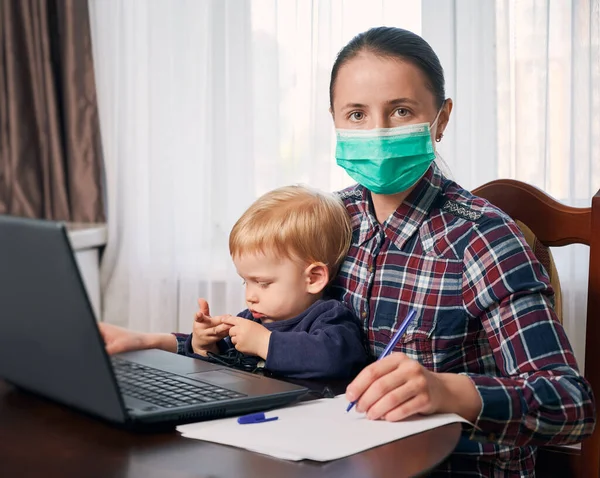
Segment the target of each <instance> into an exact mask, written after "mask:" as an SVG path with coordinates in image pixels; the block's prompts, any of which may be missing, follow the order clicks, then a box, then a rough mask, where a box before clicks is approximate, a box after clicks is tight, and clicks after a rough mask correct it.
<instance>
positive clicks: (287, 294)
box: [233, 254, 317, 322]
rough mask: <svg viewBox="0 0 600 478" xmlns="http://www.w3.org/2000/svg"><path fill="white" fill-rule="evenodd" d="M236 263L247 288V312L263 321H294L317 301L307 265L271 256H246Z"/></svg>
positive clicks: (242, 256)
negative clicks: (294, 318) (312, 292)
mask: <svg viewBox="0 0 600 478" xmlns="http://www.w3.org/2000/svg"><path fill="white" fill-rule="evenodd" d="M233 263H234V264H235V267H236V269H237V272H238V274H239V275H240V277H241V278H242V279H243V280H244V283H245V286H246V305H247V307H248V309H250V311H251V312H252V314H253V316H254V317H255V318H259V319H261V320H262V321H263V322H274V321H278V320H286V319H291V318H292V317H295V316H297V315H299V314H300V313H301V312H303V311H304V310H306V309H307V308H308V307H309V306H310V305H311V304H313V303H314V302H315V300H316V299H317V296H315V295H314V294H311V293H310V292H309V290H308V289H309V282H310V280H309V275H308V274H307V268H308V266H309V265H308V264H301V263H300V262H298V261H293V260H291V259H287V258H279V257H275V256H273V255H270V254H267V255H265V254H244V255H241V256H238V257H236V258H235V259H234V260H233Z"/></svg>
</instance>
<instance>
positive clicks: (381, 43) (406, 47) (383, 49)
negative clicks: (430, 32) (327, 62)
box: [329, 27, 446, 110]
mask: <svg viewBox="0 0 600 478" xmlns="http://www.w3.org/2000/svg"><path fill="white" fill-rule="evenodd" d="M361 52H370V53H373V54H375V55H378V56H382V57H391V58H398V59H400V60H403V61H408V62H410V63H412V64H413V65H415V66H416V67H417V68H419V69H420V70H421V71H422V72H423V74H424V75H425V77H426V78H427V88H428V89H429V90H430V91H431V92H432V93H433V95H434V97H435V101H436V103H437V106H438V108H440V107H441V106H442V104H443V103H444V100H445V99H446V92H445V91H444V70H443V69H442V65H441V64H440V60H439V58H438V57H437V55H436V54H435V52H434V51H433V49H432V48H431V46H429V43H427V42H426V41H425V40H423V38H421V37H420V36H419V35H416V34H415V33H413V32H409V31H408V30H404V29H402V28H395V27H376V28H371V29H370V30H367V31H366V32H363V33H359V34H358V35H356V36H355V37H354V38H353V39H352V40H350V42H349V43H348V44H347V45H346V46H345V47H344V48H342V49H341V50H340V52H339V53H338V56H337V58H336V59H335V63H334V64H333V68H332V70H331V81H330V83H329V105H330V106H331V109H332V110H333V89H334V87H335V80H336V79H337V75H338V72H339V69H340V68H341V67H342V66H343V65H344V64H345V63H346V62H348V61H350V60H351V59H352V58H354V57H355V56H356V55H358V54H359V53H361Z"/></svg>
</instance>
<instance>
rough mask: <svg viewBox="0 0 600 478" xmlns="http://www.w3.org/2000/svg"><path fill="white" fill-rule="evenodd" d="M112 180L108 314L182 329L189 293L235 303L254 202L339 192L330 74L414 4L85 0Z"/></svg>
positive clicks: (192, 304) (228, 309) (416, 7)
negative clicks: (238, 239) (247, 213)
mask: <svg viewBox="0 0 600 478" xmlns="http://www.w3.org/2000/svg"><path fill="white" fill-rule="evenodd" d="M90 16H91V25H92V38H93V47H94V61H95V70H96V77H97V78H96V84H97V89H98V101H99V108H100V116H101V118H100V119H101V127H102V134H103V143H104V154H105V162H106V170H107V187H108V205H109V242H108V246H107V250H106V253H105V255H104V258H103V262H102V271H101V272H102V282H103V298H104V300H103V320H106V321H109V322H112V323H117V324H121V325H126V326H128V327H132V328H135V329H138V330H151V331H170V330H181V331H189V330H190V329H191V325H192V316H193V313H194V311H195V309H196V298H197V297H205V298H207V299H208V300H209V303H210V304H211V306H212V311H213V313H236V312H237V311H239V310H241V308H243V300H242V298H243V296H242V287H241V281H240V280H239V279H238V278H237V277H236V275H235V273H234V271H233V268H232V266H231V263H230V259H229V254H228V251H227V238H228V233H229V230H230V228H231V226H232V225H233V223H234V222H235V220H236V219H237V218H238V217H239V215H240V214H241V213H242V211H243V210H244V209H245V208H246V207H247V206H248V205H249V204H250V202H251V201H252V200H254V199H255V198H256V197H257V196H258V195H259V194H262V193H263V192H265V191H267V190H269V189H272V188H274V187H277V186H281V185H284V184H290V183H297V182H303V183H309V184H311V185H313V186H316V187H319V188H323V189H326V190H334V189H338V188H340V187H342V186H345V185H347V184H349V180H348V178H347V177H346V176H345V175H344V174H343V173H342V171H341V170H339V169H338V168H337V167H336V166H335V163H334V161H333V156H332V148H333V128H332V125H331V119H330V116H329V113H328V107H329V102H328V101H329V100H328V83H329V72H330V69H331V65H332V64H333V60H334V57H335V54H336V53H337V51H338V50H339V49H340V48H341V47H342V46H343V45H344V44H345V43H346V42H347V41H348V40H349V39H350V38H351V37H352V36H353V35H355V34H356V33H358V32H360V31H363V30H366V29H368V28H370V27H372V26H376V25H381V24H389V25H399V26H403V27H405V28H409V29H412V30H415V31H417V32H418V31H419V26H420V1H419V0H409V1H404V2H397V1H395V0H382V1H379V2H363V1H359V0H354V1H348V0H318V1H317V0H314V1H309V0H296V1H292V0H288V1H275V0H249V1H245V0H237V1H236V0H203V1H196V0H176V1H169V0H127V1H122V0H90Z"/></svg>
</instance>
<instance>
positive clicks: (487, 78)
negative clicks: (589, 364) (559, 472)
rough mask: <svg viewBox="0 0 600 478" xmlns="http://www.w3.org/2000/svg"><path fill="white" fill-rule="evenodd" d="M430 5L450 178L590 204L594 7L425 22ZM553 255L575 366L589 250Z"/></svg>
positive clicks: (554, 6)
mask: <svg viewBox="0 0 600 478" xmlns="http://www.w3.org/2000/svg"><path fill="white" fill-rule="evenodd" d="M434 4H435V5H439V3H438V2H436V1H435V0H423V6H422V8H423V36H424V37H425V38H426V39H427V40H428V41H429V42H430V43H431V44H432V46H433V48H434V49H435V50H436V51H437V52H438V53H439V55H440V57H441V60H442V64H443V66H444V69H445V70H446V75H447V78H448V95H449V96H451V97H452V98H454V100H455V102H456V110H455V114H454V118H453V122H452V124H451V127H450V130H449V132H448V134H447V135H445V137H444V141H443V142H442V145H441V148H440V150H441V152H442V153H443V154H444V157H445V159H446V160H447V162H448V163H449V165H450V167H451V169H452V171H453V173H454V176H455V179H456V180H457V181H458V182H459V183H461V184H462V185H463V186H464V187H466V188H473V187H475V186H478V185H480V184H483V183H485V182H487V181H489V180H492V179H496V178H514V179H519V180H522V181H526V182H528V183H531V184H533V185H535V186H538V187H539V188H541V189H542V190H544V191H546V192H547V193H549V194H550V195H552V196H553V197H555V198H556V199H558V200H559V201H562V202H564V203H566V204H570V205H574V206H589V204H590V200H591V197H592V195H593V194H594V193H595V192H596V191H598V189H599V188H600V2H599V0H561V1H551V0H546V1H543V0H535V1H534V0H455V1H453V2H444V3H443V4H442V6H441V8H443V9H445V10H444V11H439V10H438V12H439V13H440V15H435V16H434V15H427V14H426V13H425V12H429V11H432V10H431V9H432V8H434ZM448 19H450V20H448ZM553 254H554V256H555V259H556V261H557V268H558V271H559V275H560V277H561V282H562V287H563V294H564V305H563V306H564V311H563V312H564V323H565V328H566V330H567V333H568V335H569V337H570V339H571V342H572V344H573V346H574V348H575V352H576V355H577V357H578V360H579V363H580V364H583V358H584V353H585V336H584V332H585V308H586V301H587V280H588V278H587V273H586V271H587V269H588V257H589V249H588V248H587V247H586V246H573V247H568V248H555V249H553Z"/></svg>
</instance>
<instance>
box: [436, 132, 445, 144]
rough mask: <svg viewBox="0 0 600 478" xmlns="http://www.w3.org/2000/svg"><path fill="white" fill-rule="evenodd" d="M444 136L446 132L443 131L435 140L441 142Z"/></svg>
mask: <svg viewBox="0 0 600 478" xmlns="http://www.w3.org/2000/svg"><path fill="white" fill-rule="evenodd" d="M443 137H444V133H441V134H440V135H439V136H438V137H437V138H435V142H436V143H439V142H440V141H441V140H442V138H443Z"/></svg>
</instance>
